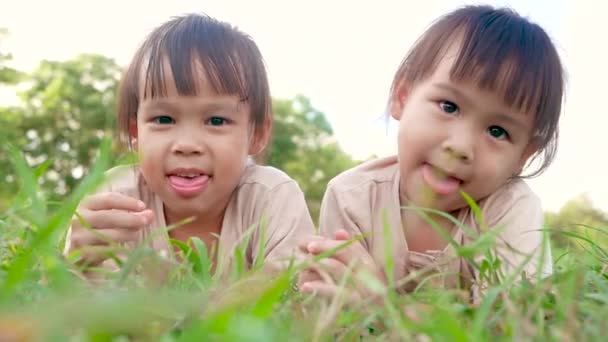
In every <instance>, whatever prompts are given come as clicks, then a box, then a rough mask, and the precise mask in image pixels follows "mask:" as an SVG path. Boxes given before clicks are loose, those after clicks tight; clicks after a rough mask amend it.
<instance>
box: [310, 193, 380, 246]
mask: <svg viewBox="0 0 608 342" xmlns="http://www.w3.org/2000/svg"><path fill="white" fill-rule="evenodd" d="M345 202H346V201H345V199H344V198H342V197H341V196H340V195H339V192H338V191H337V190H336V187H335V186H332V185H331V183H330V185H329V186H328V188H327V191H326V192H325V195H324V196H323V201H322V202H321V213H320V218H319V233H320V234H321V235H322V236H325V237H327V238H330V239H333V238H334V236H335V233H336V231H338V230H340V229H344V230H346V231H347V232H348V233H349V235H350V237H351V238H353V237H356V236H361V235H362V234H363V231H362V230H361V228H360V227H359V225H358V224H357V222H356V219H355V217H353V215H352V210H355V211H359V212H365V210H366V209H365V208H354V209H353V208H348V207H347V205H346V203H345ZM357 209H359V210H357ZM367 211H369V208H368V209H367ZM368 229H369V227H368ZM369 238H370V237H369V236H364V238H363V239H362V240H361V243H362V244H363V247H364V248H365V249H366V250H368V251H369V246H368V242H367V241H368V239H369Z"/></svg>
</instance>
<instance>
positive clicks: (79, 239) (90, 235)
mask: <svg viewBox="0 0 608 342" xmlns="http://www.w3.org/2000/svg"><path fill="white" fill-rule="evenodd" d="M139 237H140V234H139V232H138V231H133V230H126V229H104V230H84V229H78V230H74V231H73V232H72V236H71V240H72V244H73V246H74V248H81V247H83V246H99V245H109V244H113V243H124V242H130V241H137V240H138V239H139Z"/></svg>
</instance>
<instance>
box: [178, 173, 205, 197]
mask: <svg viewBox="0 0 608 342" xmlns="http://www.w3.org/2000/svg"><path fill="white" fill-rule="evenodd" d="M208 181H209V176H208V175H199V176H195V177H182V176H177V175H171V176H169V183H170V184H171V187H173V189H174V190H175V191H176V192H178V193H179V194H180V195H183V196H192V195H195V194H197V193H198V192H200V191H202V190H203V188H204V187H205V185H207V182H208Z"/></svg>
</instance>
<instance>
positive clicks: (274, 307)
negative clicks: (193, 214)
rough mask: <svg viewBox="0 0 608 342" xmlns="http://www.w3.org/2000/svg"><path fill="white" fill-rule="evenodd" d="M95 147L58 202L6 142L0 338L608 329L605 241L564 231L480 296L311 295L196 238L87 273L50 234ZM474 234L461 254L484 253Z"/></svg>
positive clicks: (544, 335) (368, 336) (419, 335)
mask: <svg viewBox="0 0 608 342" xmlns="http://www.w3.org/2000/svg"><path fill="white" fill-rule="evenodd" d="M104 151H107V146H106V148H103V149H102V152H101V154H100V156H101V157H100V158H99V161H98V163H97V164H96V165H95V167H94V169H93V170H92V171H91V172H90V174H89V175H88V177H87V178H86V179H85V180H84V181H83V182H82V183H81V184H80V186H79V188H77V189H76V190H75V191H74V192H73V193H72V194H71V195H70V197H68V198H66V199H65V200H64V201H62V202H61V203H50V202H48V201H46V200H45V199H44V198H43V196H42V195H41V194H40V191H39V189H38V187H37V185H36V184H37V181H36V178H37V177H38V176H39V175H40V174H42V173H44V169H45V165H43V166H41V167H39V168H38V169H35V170H32V169H30V168H28V167H27V166H26V163H25V162H24V161H23V160H22V159H21V158H20V154H19V153H17V152H15V153H13V158H14V160H15V166H16V170H17V171H18V174H19V176H20V177H19V178H20V180H21V191H20V193H19V194H17V195H16V197H15V200H14V201H13V205H12V207H11V208H9V209H8V210H7V211H6V212H4V213H0V261H1V263H2V264H1V269H0V341H4V340H8V341H10V340H24V341H27V340H45V341H66V340H69V341H130V340H137V341H141V340H157V341H182V340H185V341H190V340H193V341H201V340H205V341H207V340H222V341H299V340H302V341H311V340H312V341H330V340H331V341H333V340H346V341H353V340H360V339H364V340H388V341H394V340H420V341H427V340H435V341H503V340H508V341H526V340H530V341H545V340H558V341H577V342H580V341H605V340H608V323H607V319H608V269H607V267H608V266H607V265H608V249H607V248H606V246H599V245H597V244H595V242H594V241H592V240H590V239H588V238H587V237H586V236H584V235H580V234H575V233H571V234H569V238H570V239H574V240H576V241H577V245H578V246H580V247H581V248H573V249H572V250H559V249H554V250H553V256H554V271H555V273H554V275H553V276H551V277H548V278H544V279H542V280H539V281H537V282H534V283H528V282H516V281H515V279H506V280H503V281H502V282H492V283H491V286H490V288H489V290H488V291H487V293H486V295H485V296H484V297H483V300H482V302H481V303H480V304H479V305H470V304H469V302H468V300H467V299H465V298H463V296H462V291H458V290H448V289H433V288H426V287H422V288H420V289H419V290H417V291H414V292H413V293H411V294H408V295H400V296H399V295H397V294H396V292H395V291H393V290H388V291H382V292H379V296H380V297H381V299H382V300H381V301H379V304H378V302H374V301H371V300H364V301H362V302H361V303H355V304H350V305H345V304H344V303H342V302H341V301H340V298H336V299H334V300H333V301H326V300H319V299H317V298H315V297H311V296H305V295H302V294H300V293H298V292H296V291H295V290H294V289H293V286H292V285H293V280H294V274H295V270H296V269H297V268H296V267H294V268H292V270H290V271H288V272H285V273H284V274H282V275H279V276H277V277H274V278H271V279H270V278H265V277H263V275H262V274H261V273H260V272H256V270H255V268H254V269H253V270H247V269H246V268H245V267H244V266H243V265H244V264H243V263H239V262H237V263H236V264H235V267H234V268H233V269H230V270H224V272H216V273H214V274H211V272H210V271H209V269H210V267H209V266H210V261H209V259H208V257H207V253H206V251H205V250H204V248H202V247H200V249H190V247H188V246H187V245H185V244H181V245H179V246H178V247H180V248H181V249H182V251H183V252H184V255H185V261H184V262H181V263H179V264H173V265H171V268H170V270H171V271H170V272H168V273H165V272H164V271H163V270H164V266H163V265H166V263H167V261H166V260H165V259H162V258H160V257H159V256H157V255H156V254H154V253H153V252H152V251H151V250H149V249H146V248H144V247H142V248H139V249H136V250H133V251H131V252H129V253H128V257H127V258H126V261H125V262H124V263H123V264H122V266H121V269H120V271H119V272H116V273H111V274H107V275H105V276H104V277H103V280H99V281H97V282H96V283H95V284H91V283H88V282H86V281H84V280H83V279H82V277H81V275H80V270H79V267H78V266H76V263H75V261H76V260H77V259H78V255H77V254H75V255H71V256H69V257H68V258H65V257H63V256H62V254H61V248H60V246H61V245H62V239H63V238H64V235H65V232H66V230H67V228H68V226H69V222H70V220H71V218H72V216H73V215H74V212H75V208H76V206H77V204H78V202H79V200H80V199H81V198H82V197H83V196H84V194H85V193H87V192H88V191H90V190H91V189H92V188H93V187H94V186H95V185H96V184H98V183H99V182H100V181H101V179H102V177H103V170H105V169H107V168H108V167H109V166H110V161H109V160H108V158H107V157H105V156H107V153H105V152H104ZM483 239H484V238H483V237H481V238H480V240H482V241H481V242H480V243H478V244H476V245H475V246H476V248H478V249H479V250H477V251H476V250H470V249H468V250H464V249H463V250H461V251H460V252H461V255H463V257H467V256H471V255H472V254H475V253H486V251H487V250H488V244H487V243H485V242H484V241H483ZM486 242H487V241H486ZM194 245H196V243H195V244H194ZM199 245H200V243H199ZM199 252H201V253H199ZM236 260H242V251H240V250H237V251H236ZM478 266H479V267H481V268H484V269H485V270H486V271H487V270H488V269H489V270H490V271H491V269H492V265H491V263H482V264H481V265H478ZM220 274H224V275H225V276H224V277H221V276H220Z"/></svg>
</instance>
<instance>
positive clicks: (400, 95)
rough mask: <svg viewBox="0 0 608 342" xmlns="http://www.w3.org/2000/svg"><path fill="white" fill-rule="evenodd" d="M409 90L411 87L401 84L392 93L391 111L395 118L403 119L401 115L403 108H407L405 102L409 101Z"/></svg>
mask: <svg viewBox="0 0 608 342" xmlns="http://www.w3.org/2000/svg"><path fill="white" fill-rule="evenodd" d="M409 92H410V88H409V87H407V86H405V85H400V86H399V87H398V88H397V89H396V90H395V92H394V93H393V94H392V95H391V101H390V104H389V111H390V114H391V116H392V117H393V119H395V120H401V115H402V114H403V108H405V103H406V101H407V96H408V95H409Z"/></svg>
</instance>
